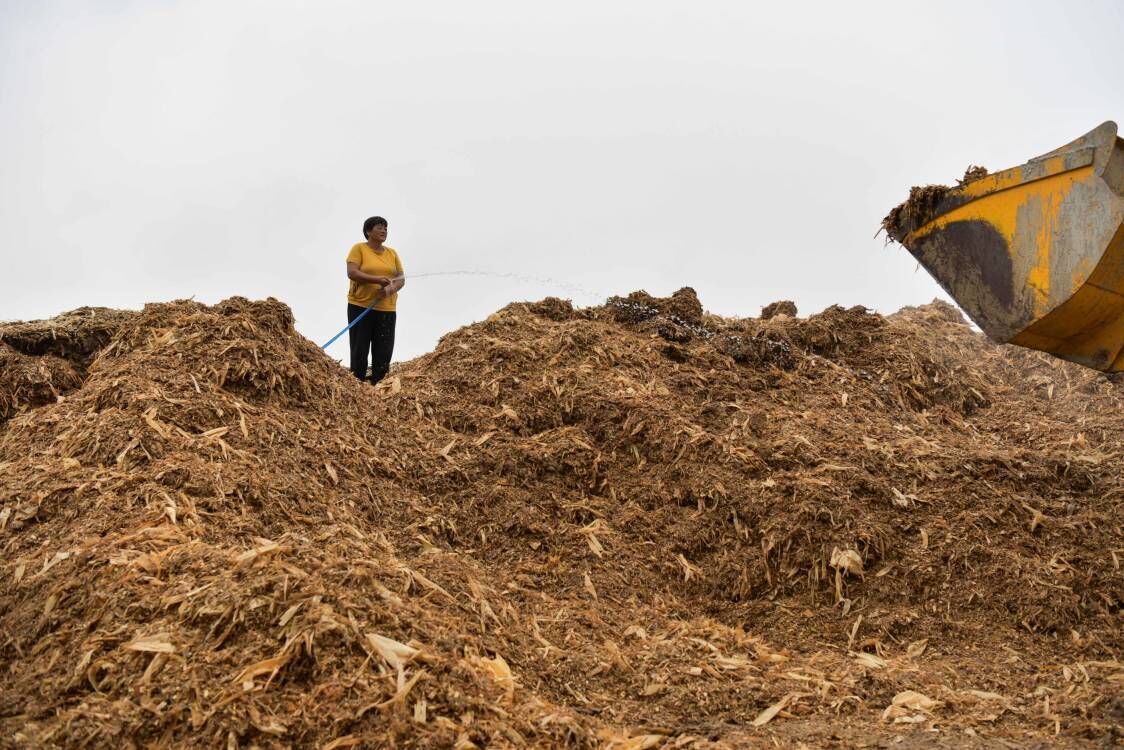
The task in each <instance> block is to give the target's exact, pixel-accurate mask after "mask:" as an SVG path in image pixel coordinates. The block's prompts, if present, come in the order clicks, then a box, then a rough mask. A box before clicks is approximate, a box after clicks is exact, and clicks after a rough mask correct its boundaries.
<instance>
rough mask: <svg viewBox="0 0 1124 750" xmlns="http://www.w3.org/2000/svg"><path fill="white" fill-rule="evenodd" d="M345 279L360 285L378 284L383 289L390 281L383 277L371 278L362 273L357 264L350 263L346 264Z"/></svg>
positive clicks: (369, 275) (367, 274)
mask: <svg viewBox="0 0 1124 750" xmlns="http://www.w3.org/2000/svg"><path fill="white" fill-rule="evenodd" d="M347 278H349V279H351V280H352V281H358V282H360V283H362V284H378V285H379V286H381V287H384V288H385V287H386V285H387V284H389V283H390V279H388V278H387V277H385V276H372V275H371V274H369V273H363V272H362V271H360V270H359V264H358V263H352V262H350V261H349V262H348V264H347Z"/></svg>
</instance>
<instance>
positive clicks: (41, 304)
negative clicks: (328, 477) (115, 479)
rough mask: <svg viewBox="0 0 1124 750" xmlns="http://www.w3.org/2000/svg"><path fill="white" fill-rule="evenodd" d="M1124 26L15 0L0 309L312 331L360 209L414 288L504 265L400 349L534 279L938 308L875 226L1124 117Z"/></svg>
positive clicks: (5, 37) (1119, 16) (1096, 7)
mask: <svg viewBox="0 0 1124 750" xmlns="http://www.w3.org/2000/svg"><path fill="white" fill-rule="evenodd" d="M1122 31H1124V2H1118V1H1114V0H1105V1H1104V2H1091V1H1090V2H1072V3H1066V4H1063V3H1060V2H1056V1H1055V2H1025V1H1024V2H984V1H983V0H974V1H973V2H941V3H935V2H906V1H903V0H898V1H897V2H880V3H874V2H864V3H858V2H852V3H843V2H830V3H828V2H824V3H807V2H805V3H797V2H792V3H770V4H768V5H767V6H766V5H765V4H759V3H752V2H748V1H746V0H743V1H742V2H705V1H703V0H696V1H695V2H690V3H688V2H680V3H669V2H661V1H658V0H648V1H647V2H639V1H637V2H615V1H613V0H595V1H588V2H587V1H586V0H570V1H569V2H566V3H561V2H559V3H553V4H546V3H532V2H489V1H488V0H480V1H478V2H397V3H382V2H354V3H340V2H315V3H314V2H292V1H278V0H271V1H270V2H234V1H231V0H227V1H224V2H207V1H200V0H193V1H192V2H174V1H173V0H166V1H164V2H157V1H156V0H149V1H147V2H139V1H137V2H130V1H129V0H112V1H111V0H98V1H97V2H89V1H87V2H69V3H59V2H36V1H35V0H24V1H20V0H0V169H2V177H0V253H2V259H0V319H9V320H11V319H22V320H27V319H32V318H42V317H49V316H52V315H55V314H57V313H59V312H62V311H63V310H68V309H72V308H74V307H78V306H81V305H106V306H110V307H127V308H137V307H140V306H141V305H143V304H144V303H145V302H152V301H165V300H170V299H175V298H182V297H189V296H194V297H195V299H198V300H201V301H204V302H207V303H213V302H216V301H218V300H220V299H223V298H225V297H228V296H230V295H234V294H241V295H244V296H247V297H251V298H260V297H265V296H270V295H272V296H275V297H278V298H280V299H282V300H284V301H285V302H287V303H288V304H289V305H291V306H292V308H293V310H294V312H295V314H296V317H297V326H298V329H299V330H300V331H301V332H302V333H303V334H305V335H306V336H308V337H309V338H311V339H313V340H314V341H316V342H317V343H323V342H324V341H326V340H327V339H328V338H330V337H331V336H332V335H333V334H335V333H336V331H338V330H339V329H340V328H341V327H342V326H343V325H344V324H345V323H346V318H345V315H344V312H345V309H344V308H345V292H346V287H347V280H346V278H345V275H344V257H345V255H346V252H347V250H348V248H349V247H350V246H351V245H352V243H354V242H358V241H361V239H362V238H361V236H360V227H361V224H362V222H363V219H364V218H366V217H367V216H369V215H372V214H381V215H383V216H386V217H387V218H388V219H389V220H390V237H389V239H388V244H390V245H391V246H393V247H395V248H397V249H398V251H399V253H400V254H401V256H402V259H403V262H404V264H405V266H406V270H407V274H410V273H411V272H412V273H418V274H421V273H425V272H446V271H456V270H475V271H491V272H497V273H508V274H513V275H515V276H517V277H520V278H502V279H501V278H489V277H482V276H469V277H458V276H434V277H431V278H418V279H415V280H414V281H412V282H410V283H409V284H408V285H407V287H406V289H405V290H404V291H403V292H402V294H401V295H400V297H399V323H398V346H397V348H396V351H395V359H405V358H410V357H413V356H417V355H419V354H421V353H424V352H426V351H428V350H430V349H431V348H432V347H433V346H434V344H435V343H436V341H437V339H438V338H439V337H440V336H441V335H442V334H443V333H445V332H448V331H451V330H453V329H455V328H457V327H459V326H461V325H464V324H466V323H469V322H471V321H474V320H479V319H481V318H483V317H486V316H487V315H488V314H489V313H491V312H492V311H494V310H495V309H497V308H499V307H501V306H502V305H504V304H506V303H507V302H510V301H513V300H523V299H539V298H541V297H544V296H547V295H555V296H561V297H571V298H573V299H574V301H575V303H579V304H592V303H597V302H600V301H602V300H603V299H604V297H605V296H608V295H611V294H624V293H627V292H629V291H632V290H635V289H641V288H643V289H646V290H647V291H649V292H651V293H653V294H659V295H664V294H668V293H670V292H672V291H674V290H675V289H677V288H679V287H680V286H688V285H689V286H693V287H694V288H695V289H696V290H697V291H698V293H699V296H700V298H701V300H702V302H703V305H704V306H705V307H706V308H707V309H709V310H711V311H713V312H716V313H720V314H724V315H740V316H749V315H756V314H757V313H758V312H759V311H760V308H761V306H762V305H765V304H767V303H769V302H771V301H773V300H776V299H785V298H787V299H794V300H795V301H796V302H797V304H798V306H799V307H800V310H801V313H802V314H809V313H813V312H817V311H819V310H820V309H822V308H824V307H825V306H827V305H829V304H832V303H840V304H843V305H853V304H864V305H867V306H868V307H873V308H875V309H878V310H880V311H883V312H892V311H894V310H896V309H897V308H899V307H901V306H902V305H908V304H919V303H924V302H928V301H929V300H931V299H932V298H933V297H935V296H942V292H941V291H940V290H939V288H938V287H937V286H936V284H935V283H934V282H933V281H932V280H931V279H930V278H929V277H928V276H927V275H926V273H925V272H924V271H923V270H919V269H917V266H916V264H915V263H914V262H913V260H912V258H910V257H909V256H908V254H906V253H905V251H904V250H901V249H900V248H897V247H884V244H883V240H882V239H881V238H878V239H874V238H873V235H874V233H875V231H876V230H877V228H878V224H879V221H880V219H881V218H882V216H883V215H884V214H885V213H886V211H887V210H888V209H889V208H890V207H892V206H893V205H894V204H896V203H898V202H899V201H900V200H902V199H903V198H904V197H905V195H906V193H907V192H908V189H909V187H910V186H911V185H915V184H920V183H927V182H944V183H949V182H951V181H953V180H954V179H955V178H956V177H958V176H959V175H960V174H961V173H962V172H963V169H964V168H965V167H966V166H968V164H969V163H982V164H984V165H986V166H988V167H990V168H992V169H1000V168H1005V167H1009V166H1014V165H1016V164H1019V163H1021V162H1023V161H1026V160H1027V159H1028V158H1030V157H1032V156H1036V155H1038V154H1040V153H1043V152H1045V151H1049V150H1051V149H1053V148H1056V147H1057V146H1060V145H1062V144H1063V143H1065V142H1067V141H1069V140H1071V139H1073V138H1076V137H1077V136H1079V135H1081V134H1083V133H1085V132H1086V131H1088V130H1090V129H1092V128H1093V127H1094V126H1096V125H1098V124H1099V123H1101V122H1102V121H1104V120H1106V119H1116V120H1118V121H1120V122H1124V119H1122V118H1124V46H1122V45H1121V44H1120V36H1121V32H1122ZM535 278H538V279H550V280H552V281H550V282H537V281H533V280H529V279H535ZM344 342H346V337H344V338H343V339H341V341H340V342H339V343H337V344H335V345H333V347H332V348H331V350H330V353H331V354H332V355H333V356H335V357H336V358H344V357H345V346H344Z"/></svg>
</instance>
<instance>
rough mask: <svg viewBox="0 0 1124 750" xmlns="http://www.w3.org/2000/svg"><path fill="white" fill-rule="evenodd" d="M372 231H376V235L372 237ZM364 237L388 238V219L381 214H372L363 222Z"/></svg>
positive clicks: (369, 238) (367, 238)
mask: <svg viewBox="0 0 1124 750" xmlns="http://www.w3.org/2000/svg"><path fill="white" fill-rule="evenodd" d="M371 232H375V234H376V236H375V237H374V238H372V237H371ZM363 238H364V239H366V240H371V239H378V240H385V239H386V219H384V218H383V217H381V216H372V217H371V218H369V219H367V220H366V221H365V222H363Z"/></svg>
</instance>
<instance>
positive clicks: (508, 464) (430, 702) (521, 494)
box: [0, 289, 1124, 750]
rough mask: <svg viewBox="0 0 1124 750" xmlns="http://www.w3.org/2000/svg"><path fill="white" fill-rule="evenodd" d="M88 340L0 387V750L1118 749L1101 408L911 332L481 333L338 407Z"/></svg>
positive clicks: (568, 314) (639, 299)
mask: <svg viewBox="0 0 1124 750" xmlns="http://www.w3.org/2000/svg"><path fill="white" fill-rule="evenodd" d="M784 307H785V308H787V306H784ZM792 312H793V313H794V312H795V311H794V310H793V311H792ZM89 317H90V318H91V320H101V321H104V322H105V325H104V334H106V335H104V337H102V338H99V339H98V343H97V346H96V349H95V350H94V351H90V352H87V353H86V354H82V349H83V344H84V343H89V342H90V341H92V340H93V339H92V338H90V337H89V331H91V330H94V329H93V328H91V327H90V326H87V327H86V328H85V329H83V330H73V331H72V333H73V338H70V337H68V335H67V333H66V330H65V329H64V327H60V326H55V332H54V336H53V339H52V340H53V341H54V342H55V343H54V344H53V347H54V348H53V349H51V350H49V351H48V350H46V349H44V350H42V351H37V350H33V349H32V347H30V346H24V347H22V348H21V347H18V346H13V349H14V350H17V351H18V354H19V357H22V358H29V360H28V361H30V362H31V363H30V364H29V365H27V366H28V367H36V366H38V367H41V368H43V371H45V372H47V373H48V374H49V378H48V377H47V376H46V375H44V376H42V377H43V378H44V379H46V380H49V383H48V385H51V386H53V391H52V390H51V388H47V391H46V392H50V393H51V397H50V398H47V397H46V396H44V395H43V392H41V393H40V395H36V396H30V395H26V394H28V393H30V391H29V390H28V388H29V386H27V383H30V382H32V380H30V379H29V378H30V377H31V376H30V375H27V376H26V377H24V378H23V379H20V378H19V377H16V378H12V377H9V375H8V368H7V365H5V368H4V372H5V376H4V377H5V379H4V380H3V381H0V387H2V388H3V389H4V390H3V391H0V399H5V400H4V401H2V403H11V404H16V406H15V407H14V408H12V409H10V410H9V411H8V412H6V413H5V415H4V418H5V420H6V421H3V422H2V423H0V549H2V551H3V554H2V557H0V669H2V671H3V674H4V679H3V680H2V681H0V745H2V746H5V747H43V746H46V747H76V746H122V747H127V746H132V747H140V746H156V747H166V746H206V747H214V746H227V747H250V746H257V747H271V746H276V747H281V746H301V747H324V748H345V747H358V746H364V747H458V748H472V747H492V746H497V747H533V746H538V747H541V746H552V747H590V748H592V747H606V748H628V749H632V750H638V749H639V748H682V747H700V748H704V747H706V748H717V747H737V746H744V745H747V744H759V743H762V742H765V741H773V740H775V741H777V742H778V743H780V744H786V745H795V744H798V743H801V742H803V743H806V744H808V745H811V746H831V745H836V746H855V745H862V744H872V743H881V742H884V741H896V740H897V738H899V737H902V736H904V737H906V738H907V739H908V740H909V742H910V743H912V744H913V745H926V746H949V747H953V746H978V747H993V746H995V745H996V744H1003V743H1015V744H1018V745H1025V744H1030V743H1042V742H1050V741H1059V742H1064V743H1066V744H1070V745H1078V744H1082V743H1087V744H1090V745H1099V744H1105V743H1108V744H1111V743H1113V742H1119V741H1120V739H1121V737H1122V736H1124V735H1122V733H1121V725H1122V722H1124V701H1122V699H1121V697H1120V696H1121V686H1122V684H1124V664H1122V663H1121V661H1120V653H1121V648H1122V647H1124V636H1122V628H1121V618H1122V615H1121V612H1122V610H1121V602H1122V601H1124V574H1122V572H1121V557H1122V556H1124V542H1122V541H1121V540H1122V538H1124V537H1122V536H1121V524H1122V521H1121V519H1122V515H1121V507H1120V506H1121V498H1122V496H1124V483H1122V481H1121V478H1120V472H1119V466H1120V459H1121V456H1120V450H1121V440H1122V438H1124V418H1122V417H1121V416H1120V415H1121V413H1122V412H1121V395H1122V392H1121V387H1120V386H1118V385H1116V384H1114V383H1112V382H1110V381H1109V380H1107V379H1105V378H1104V377H1103V376H1101V375H1098V374H1096V373H1093V372H1089V371H1084V370H1081V369H1079V368H1076V367H1075V366H1072V365H1069V364H1067V363H1061V362H1056V361H1053V360H1050V359H1047V358H1045V357H1043V356H1039V355H1037V354H1034V353H1029V352H1022V351H1016V350H1010V349H1005V348H998V347H996V346H994V345H992V344H990V343H988V342H987V341H986V340H985V339H983V338H982V337H981V336H979V335H976V334H974V333H972V331H971V330H970V329H969V328H968V327H967V326H966V325H965V324H964V321H963V320H962V319H961V318H960V316H959V314H958V313H957V312H956V311H955V310H954V309H952V308H950V307H948V306H947V305H943V304H941V303H933V304H931V305H927V306H925V307H921V308H916V309H907V310H903V311H901V312H900V313H898V314H896V315H893V316H889V317H882V316H879V315H877V314H874V313H871V312H869V311H867V310H865V309H863V308H852V309H843V308H839V307H834V308H829V309H828V310H826V311H824V312H823V313H821V314H819V315H814V316H811V317H810V318H807V319H800V318H796V317H794V316H793V315H789V314H787V310H786V312H785V314H779V315H773V316H772V317H769V318H767V319H766V318H758V319H742V320H730V319H723V318H718V317H716V316H713V315H708V314H706V313H705V312H703V309H702V306H701V304H699V301H698V299H697V297H696V296H695V294H694V292H692V291H691V290H689V289H685V290H681V291H680V292H679V293H677V294H676V295H674V296H673V297H671V298H666V299H661V298H655V297H652V296H650V295H646V294H644V293H642V292H637V293H633V294H631V295H628V296H626V297H620V298H614V299H613V300H610V301H609V303H607V304H606V305H605V306H602V307H599V308H591V309H580V310H578V309H574V308H573V307H572V306H571V305H570V303H568V302H566V301H563V300H556V299H547V300H543V301H541V302H536V303H516V304H512V305H509V306H507V307H505V308H504V309H502V310H500V311H498V312H497V313H495V314H494V315H492V316H491V317H490V318H489V319H488V320H486V321H484V322H481V323H479V324H476V325H473V326H469V327H466V328H463V329H460V330H458V331H455V332H453V333H450V334H448V335H447V336H446V337H445V338H444V339H443V340H442V341H441V342H440V344H439V346H438V347H437V348H436V349H435V351H433V352H432V353H430V354H428V355H426V356H423V357H421V358H419V359H417V360H415V361H412V362H409V363H406V364H403V365H400V366H397V367H396V368H395V370H394V371H393V372H392V374H391V377H389V378H388V379H387V380H385V381H384V382H383V383H381V384H380V385H379V386H378V387H375V388H372V387H370V386H369V385H364V384H361V383H358V382H357V381H355V380H354V379H353V378H352V377H351V376H350V374H349V373H348V372H347V371H346V370H344V369H342V368H341V367H340V366H339V365H338V364H337V363H335V362H332V361H330V360H329V359H328V358H327V357H326V356H324V355H323V354H322V353H321V352H320V350H319V349H318V348H317V347H316V346H315V345H314V344H312V343H311V342H309V341H307V340H306V339H304V338H302V337H301V336H299V335H298V334H296V333H295V331H294V329H293V320H292V315H291V313H290V311H289V309H288V308H287V307H286V306H285V305H283V304H281V303H280V302H277V301H276V300H272V299H270V300H266V301H258V302H250V301H247V300H244V299H240V298H233V299H230V300H227V301H226V302H223V303H221V304H219V305H216V306H213V307H208V306H205V305H202V304H198V303H195V302H182V301H181V302H174V303H169V304H153V305H149V306H147V307H146V308H145V309H144V311H143V312H141V313H135V314H114V313H110V312H103V313H98V314H91V315H90V316H89ZM89 322H90V321H89V320H88V321H87V323H89ZM44 325H47V324H39V328H42V327H43V326H44ZM13 328H18V327H13V326H7V327H3V328H0V333H2V336H3V340H4V341H5V342H9V341H11V340H12V339H11V338H10V337H9V332H10V331H11V330H13ZM32 328H34V326H32ZM25 332H26V331H25ZM84 336H85V337H86V338H83V337H84ZM41 340H45V339H42V337H41ZM9 356H10V355H9ZM52 357H53V358H54V359H50V358H52ZM36 359H38V360H39V362H38V363H37V362H35V361H34V360H36ZM56 360H57V361H56ZM20 361H21V362H24V361H25V360H23V359H21V360H20ZM28 372H30V370H28ZM11 382H15V383H16V385H15V386H12V385H10V383H11ZM21 388H22V390H20V389H21ZM55 393H57V396H56V395H54V394H55ZM13 394H23V395H13Z"/></svg>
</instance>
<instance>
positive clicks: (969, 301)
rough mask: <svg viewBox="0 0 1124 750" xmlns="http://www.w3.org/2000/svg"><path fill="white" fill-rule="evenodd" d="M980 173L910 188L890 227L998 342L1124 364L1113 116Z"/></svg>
mask: <svg viewBox="0 0 1124 750" xmlns="http://www.w3.org/2000/svg"><path fill="white" fill-rule="evenodd" d="M980 171H981V172H982V171H983V170H980ZM977 174H978V173H977ZM984 174H986V172H985V173H984ZM975 176H976V175H973V174H972V173H971V170H970V171H969V174H968V175H965V181H964V182H962V183H961V184H960V185H959V186H958V187H954V188H944V187H934V186H930V187H927V188H914V189H913V191H911V193H910V200H909V201H908V202H906V203H904V204H902V205H901V206H899V207H898V208H896V209H894V211H893V212H891V214H890V215H889V216H887V217H886V220H885V222H884V223H883V226H884V227H885V228H886V229H887V232H888V233H889V235H890V237H891V238H893V239H894V240H896V241H898V242H900V243H901V244H902V245H904V246H905V247H906V249H908V250H909V252H910V253H911V254H912V255H913V256H914V257H915V258H917V260H918V261H919V262H920V263H921V265H922V266H924V267H925V269H926V270H927V271H928V272H929V273H930V274H932V276H933V277H934V278H935V279H936V280H937V282H938V283H940V285H941V286H942V287H944V289H945V291H947V292H948V293H949V295H951V296H952V298H953V299H954V300H956V302H957V303H958V304H959V305H960V307H961V308H963V310H964V311H965V312H966V313H967V314H968V315H969V317H971V318H972V320H973V321H975V323H976V324H977V325H978V326H979V327H980V328H981V329H983V331H984V333H986V334H987V335H988V336H989V337H990V338H991V339H993V340H995V341H998V342H1001V343H1010V344H1017V345H1019V346H1025V347H1029V348H1031V349H1039V350H1041V351H1044V352H1049V353H1050V354H1053V355H1054V356H1057V357H1061V358H1062V359H1067V360H1069V361H1071V362H1077V363H1078V364H1081V365H1085V366H1086V367H1092V368H1095V369H1098V370H1106V371H1110V372H1116V371H1121V370H1124V352H1122V349H1124V139H1121V138H1119V137H1117V127H1116V123H1114V122H1106V123H1104V124H1103V125H1101V126H1100V127H1098V128H1096V129H1094V130H1092V131H1091V132H1089V133H1087V134H1086V135H1083V136H1082V137H1080V138H1078V139H1077V140H1075V141H1073V142H1072V143H1069V144H1066V145H1065V146H1062V147H1061V148H1059V149H1057V150H1056V151H1051V152H1050V153H1048V154H1044V155H1043V156H1039V157H1037V158H1035V159H1031V160H1030V161H1028V162H1027V163H1026V164H1023V165H1021V166H1018V167H1013V168H1011V169H1007V170H1004V171H1002V172H998V173H994V174H989V175H986V176H983V177H979V178H978V179H969V178H970V177H975Z"/></svg>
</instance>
